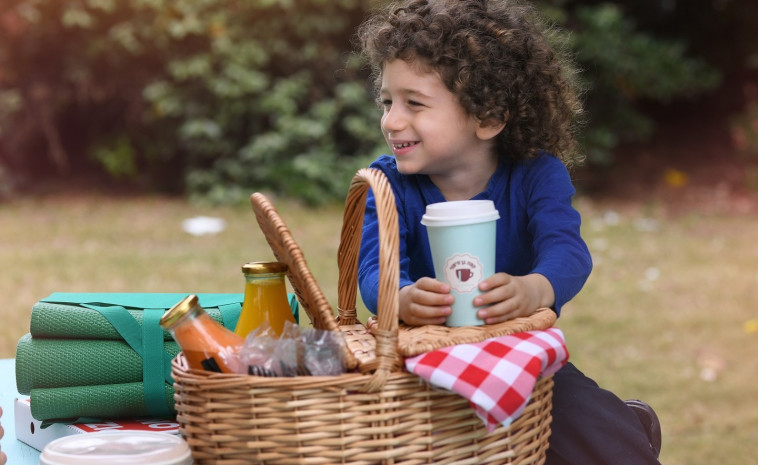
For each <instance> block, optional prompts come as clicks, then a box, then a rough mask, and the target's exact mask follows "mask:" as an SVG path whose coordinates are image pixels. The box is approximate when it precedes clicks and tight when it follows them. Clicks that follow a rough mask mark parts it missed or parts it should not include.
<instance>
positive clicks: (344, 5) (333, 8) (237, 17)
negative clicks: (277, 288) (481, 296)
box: [0, 0, 719, 203]
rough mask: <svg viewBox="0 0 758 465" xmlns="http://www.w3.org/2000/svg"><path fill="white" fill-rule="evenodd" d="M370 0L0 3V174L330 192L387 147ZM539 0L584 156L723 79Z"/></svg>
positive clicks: (307, 196)
mask: <svg viewBox="0 0 758 465" xmlns="http://www.w3.org/2000/svg"><path fill="white" fill-rule="evenodd" d="M377 3H382V2H381V1H378V2H373V3H371V2H365V1H361V0H120V1H116V0H56V1H49V0H47V1H46V0H5V1H4V2H3V3H2V5H0V157H2V163H0V166H2V167H3V168H4V171H1V172H5V173H6V177H8V174H7V173H10V174H11V175H13V177H14V178H15V179H22V177H23V176H24V175H26V176H31V175H34V176H35V177H40V176H45V175H61V174H70V173H73V172H96V173H101V174H103V175H106V176H109V177H110V178H112V179H114V180H117V181H120V182H125V181H128V182H130V183H132V184H134V185H137V186H140V187H142V188H146V189H152V190H162V191H169V192H179V193H187V194H189V195H191V196H196V197H201V198H204V199H210V200H212V201H214V202H222V203H228V202H236V201H239V200H240V199H243V198H246V197H247V196H248V195H249V193H250V192H252V191H254V190H266V191H271V192H274V193H277V194H279V195H285V196H292V197H296V198H299V199H302V200H304V201H305V202H308V203H319V202H324V201H330V200H332V199H341V198H343V196H344V193H345V192H346V189H347V183H348V182H349V179H350V177H351V176H352V174H353V173H354V172H355V170H356V169H357V168H358V167H360V166H365V165H366V164H367V163H368V162H369V161H370V160H371V159H373V158H375V157H376V156H377V155H378V154H379V153H380V152H381V151H382V150H383V142H382V139H381V134H380V131H379V112H378V110H377V108H376V106H375V104H374V103H373V98H372V96H371V95H369V87H370V83H369V77H368V74H367V73H368V70H367V69H366V68H365V67H364V66H362V64H361V62H360V60H359V59H358V58H357V57H356V56H355V55H354V54H353V53H351V52H353V51H354V48H353V42H352V39H353V34H354V31H355V28H356V27H357V26H358V24H360V22H361V21H362V20H363V18H365V17H366V15H367V14H368V12H369V9H370V8H371V7H372V6H375V5H376V4H377ZM575 3H579V4H581V3H584V2H575ZM540 6H541V8H542V9H543V10H544V11H545V12H546V13H547V14H548V16H549V17H550V19H551V20H552V21H554V22H555V23H556V24H558V25H559V26H562V27H563V28H564V29H565V31H567V33H564V34H563V36H562V37H563V39H564V42H565V44H567V45H568V47H569V48H570V49H571V51H572V52H573V53H574V54H575V56H576V59H577V61H578V63H579V65H580V68H581V70H582V74H581V79H582V80H583V82H584V83H585V86H586V88H587V91H586V102H587V109H588V112H587V125H586V126H585V132H584V134H583V135H582V138H583V141H584V146H585V150H586V152H587V155H588V162H589V163H591V164H609V163H612V161H613V160H612V157H611V153H612V149H613V148H614V147H616V146H617V145H618V144H621V143H624V142H626V141H634V140H639V139H641V138H644V137H646V136H647V135H649V133H650V132H651V131H652V129H653V120H652V119H651V118H650V116H649V115H647V114H646V113H645V112H644V110H643V108H644V105H642V104H644V103H645V102H650V101H653V102H668V101H671V100H674V99H677V98H680V97H682V96H691V95H696V94H698V93H702V92H705V91H707V90H708V89H712V88H713V87H714V86H716V85H717V83H718V76H719V75H718V72H717V71H716V70H715V69H713V68H710V67H708V66H707V65H706V64H705V62H704V61H702V60H700V59H697V58H693V57H691V56H690V53H689V52H688V51H687V50H686V48H685V46H684V42H683V41H682V40H679V39H671V38H668V39H659V38H656V37H654V36H653V35H650V34H648V33H645V32H642V31H640V30H638V28H637V27H636V26H635V23H634V21H633V19H632V18H630V17H628V16H626V15H625V13H624V10H622V8H621V7H619V6H617V5H615V4H612V3H598V4H592V5H584V6H582V5H574V4H572V2H567V1H552V2H542V3H540Z"/></svg>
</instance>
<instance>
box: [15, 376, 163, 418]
mask: <svg viewBox="0 0 758 465" xmlns="http://www.w3.org/2000/svg"><path fill="white" fill-rule="evenodd" d="M164 390H165V400H166V404H167V406H168V407H169V412H170V414H171V415H172V416H174V415H176V410H175V408H174V405H175V404H174V388H173V387H172V386H170V385H168V384H165V386H164ZM29 397H30V398H31V409H32V416H33V417H34V418H35V419H37V420H39V421H45V420H68V421H72V420H75V419H77V418H101V419H115V418H137V417H147V416H154V415H155V412H152V411H150V409H148V408H147V407H146V402H145V396H144V387H143V385H142V383H124V384H110V385H107V384H106V385H97V386H73V387H61V388H48V389H32V391H31V393H30V396H29Z"/></svg>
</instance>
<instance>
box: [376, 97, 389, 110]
mask: <svg viewBox="0 0 758 465" xmlns="http://www.w3.org/2000/svg"><path fill="white" fill-rule="evenodd" d="M378 103H379V106H380V107H384V108H389V107H391V106H392V100H390V99H388V98H383V99H379V100H378Z"/></svg>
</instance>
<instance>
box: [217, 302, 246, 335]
mask: <svg viewBox="0 0 758 465" xmlns="http://www.w3.org/2000/svg"><path fill="white" fill-rule="evenodd" d="M218 311H219V312H221V320H222V321H221V324H223V325H224V327H225V328H226V329H229V330H232V331H234V328H236V327H237V320H239V317H240V312H241V311H242V305H240V304H226V305H219V306H218Z"/></svg>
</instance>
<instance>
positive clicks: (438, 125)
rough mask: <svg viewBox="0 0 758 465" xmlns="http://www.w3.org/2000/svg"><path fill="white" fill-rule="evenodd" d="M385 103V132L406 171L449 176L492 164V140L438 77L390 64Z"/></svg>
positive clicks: (384, 70) (401, 168)
mask: <svg viewBox="0 0 758 465" xmlns="http://www.w3.org/2000/svg"><path fill="white" fill-rule="evenodd" d="M380 100H381V102H382V106H383V108H384V112H383V114H382V122H381V125H382V133H383V134H384V138H385V140H386V141H387V144H388V145H389V147H390V149H392V153H393V154H394V156H395V159H396V160H397V167H398V170H399V171H400V172H401V173H403V174H427V175H430V176H447V175H450V174H452V173H454V172H457V171H460V170H463V171H466V170H467V168H470V165H471V163H476V160H488V161H489V160H492V156H493V153H492V150H493V143H492V139H491V137H489V136H487V134H485V132H483V131H482V130H483V128H484V126H483V125H481V124H480V122H479V121H478V120H477V119H476V118H475V117H473V116H471V115H469V114H468V113H466V111H465V110H464V108H463V106H462V105H461V104H460V102H459V100H458V98H457V96H456V95H455V94H453V93H452V92H450V90H448V89H447V87H446V86H445V84H444V83H443V82H442V79H441V78H440V77H439V75H438V74H437V73H435V72H432V71H426V70H424V68H423V67H421V66H417V65H415V64H413V63H408V62H406V61H404V60H401V59H396V60H392V61H390V62H387V63H385V64H384V66H383V68H382V86H381V90H380ZM482 157H484V158H482Z"/></svg>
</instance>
